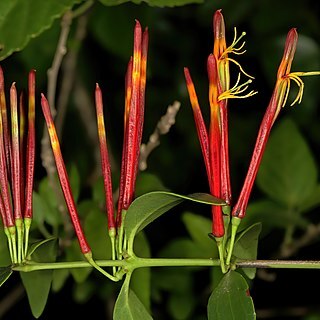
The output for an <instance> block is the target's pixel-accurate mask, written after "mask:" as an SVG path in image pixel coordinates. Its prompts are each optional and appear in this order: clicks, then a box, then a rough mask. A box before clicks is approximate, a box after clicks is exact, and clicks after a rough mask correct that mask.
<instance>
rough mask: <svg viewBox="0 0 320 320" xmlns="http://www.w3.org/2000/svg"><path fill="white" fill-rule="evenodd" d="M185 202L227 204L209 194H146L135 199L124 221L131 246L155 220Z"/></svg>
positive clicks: (158, 192)
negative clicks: (136, 236) (136, 237)
mask: <svg viewBox="0 0 320 320" xmlns="http://www.w3.org/2000/svg"><path fill="white" fill-rule="evenodd" d="M183 200H190V201H195V202H200V203H205V204H210V205H224V204H225V203H224V202H223V201H222V200H221V199H218V198H215V197H213V196H211V195H209V194H204V193H194V194H192V195H188V196H183V195H179V194H175V193H171V192H165V191H156V192H150V193H147V194H144V195H143V196H141V197H139V198H137V199H135V200H134V201H133V202H132V204H131V205H130V207H129V209H128V211H127V215H126V218H125V221H124V230H125V232H126V236H127V238H128V241H129V244H130V243H133V238H134V236H135V235H136V233H138V232H139V231H141V230H142V229H143V228H145V227H146V226H147V225H148V224H149V223H151V222H152V221H153V220H155V219H157V218H158V217H160V216H161V215H162V214H164V213H166V212H167V211H168V210H170V209H171V208H173V207H175V206H177V205H178V204H179V203H181V202H182V201H183Z"/></svg>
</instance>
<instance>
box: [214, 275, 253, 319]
mask: <svg viewBox="0 0 320 320" xmlns="http://www.w3.org/2000/svg"><path fill="white" fill-rule="evenodd" d="M220 319H221V320H250V319H256V314H255V311H254V305H253V301H252V298H251V297H250V293H249V287H248V284H247V282H246V280H245V279H244V277H243V276H242V275H241V274H240V273H238V272H236V271H229V272H228V273H227V274H226V275H225V276H224V277H223V278H222V280H221V282H220V283H219V285H218V286H217V287H216V289H214V290H213V292H212V294H211V296H210V298H209V301H208V320H220Z"/></svg>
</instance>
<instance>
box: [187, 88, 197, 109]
mask: <svg viewBox="0 0 320 320" xmlns="http://www.w3.org/2000/svg"><path fill="white" fill-rule="evenodd" d="M187 89H188V92H189V98H190V102H191V106H192V109H194V110H196V109H200V107H199V101H198V97H197V94H196V90H195V88H194V85H193V83H188V84H187Z"/></svg>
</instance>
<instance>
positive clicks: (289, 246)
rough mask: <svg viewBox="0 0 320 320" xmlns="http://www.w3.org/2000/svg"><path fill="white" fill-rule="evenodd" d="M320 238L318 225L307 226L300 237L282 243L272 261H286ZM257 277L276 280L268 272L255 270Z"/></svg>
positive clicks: (274, 275)
mask: <svg viewBox="0 0 320 320" xmlns="http://www.w3.org/2000/svg"><path fill="white" fill-rule="evenodd" d="M319 236H320V224H317V225H314V224H310V225H308V227H307V229H306V232H305V233H304V234H303V235H302V236H301V237H300V238H296V239H293V240H292V241H291V242H290V243H287V242H285V243H283V244H282V245H281V247H280V250H279V252H278V253H277V254H275V255H274V257H273V258H274V259H287V258H289V257H292V256H293V255H294V254H296V253H297V252H298V251H299V250H300V249H301V248H304V247H306V246H308V245H310V244H311V243H313V242H314V241H316V240H317V239H318V238H319ZM257 276H258V277H259V278H260V279H262V280H265V281H268V282H273V281H275V280H276V274H275V273H274V272H270V271H269V270H268V271H267V270H263V269H259V270H257Z"/></svg>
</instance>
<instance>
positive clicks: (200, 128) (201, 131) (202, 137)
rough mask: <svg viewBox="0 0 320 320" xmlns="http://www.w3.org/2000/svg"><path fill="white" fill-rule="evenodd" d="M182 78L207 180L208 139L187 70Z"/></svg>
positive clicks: (208, 173) (209, 173) (208, 170)
mask: <svg viewBox="0 0 320 320" xmlns="http://www.w3.org/2000/svg"><path fill="white" fill-rule="evenodd" d="M184 76H185V78H186V83H187V89H188V93H189V98H190V102H191V106H192V111H193V116H194V120H195V124H196V128H197V134H198V138H199V141H200V146H201V151H202V156H203V159H204V163H205V166H206V170H207V176H208V179H209V177H211V167H210V155H209V153H210V152H209V138H208V132H207V128H206V125H205V123H204V120H203V117H202V113H201V109H200V106H199V102H198V97H197V94H196V90H195V88H194V84H193V81H192V79H191V76H190V72H189V69H188V68H184Z"/></svg>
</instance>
